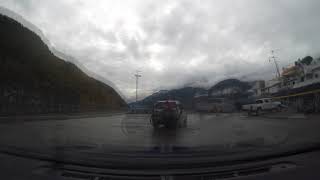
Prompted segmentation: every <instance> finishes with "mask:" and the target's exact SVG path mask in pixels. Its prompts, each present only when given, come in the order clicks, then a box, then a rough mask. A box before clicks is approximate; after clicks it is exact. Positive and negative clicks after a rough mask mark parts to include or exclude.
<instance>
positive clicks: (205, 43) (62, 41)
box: [0, 0, 320, 100]
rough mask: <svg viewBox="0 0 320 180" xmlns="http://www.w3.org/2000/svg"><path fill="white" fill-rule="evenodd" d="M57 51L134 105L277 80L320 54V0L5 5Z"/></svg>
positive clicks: (32, 1) (0, 2) (28, 1)
mask: <svg viewBox="0 0 320 180" xmlns="http://www.w3.org/2000/svg"><path fill="white" fill-rule="evenodd" d="M0 6H2V7H5V8H8V9H10V10H12V11H14V12H16V13H18V14H20V15H22V16H23V17H24V18H25V19H26V20H28V21H30V22H31V23H33V24H34V25H35V26H37V27H38V28H39V29H40V30H41V31H42V32H43V34H44V36H45V37H46V38H47V39H48V40H49V41H50V43H51V44H52V45H53V47H54V48H55V49H57V50H59V51H61V52H63V53H65V54H68V55H70V56H73V57H75V58H76V59H77V61H79V63H81V64H82V65H83V66H84V67H86V68H87V69H89V70H90V71H92V72H94V73H97V74H98V75H100V76H102V77H104V78H106V79H108V80H110V81H112V82H113V83H114V84H115V85H116V86H117V87H118V89H120V91H121V92H122V93H123V94H124V95H125V96H126V97H127V98H128V99H129V100H130V99H132V98H133V97H134V94H135V78H134V76H133V75H134V73H135V71H136V70H140V71H141V75H142V78H141V79H140V86H141V87H142V89H141V90H140V93H141V97H143V96H146V95H148V94H150V93H152V92H154V91H156V90H159V89H171V88H177V87H182V86H186V85H192V86H204V87H208V86H211V85H213V84H214V83H215V82H217V81H219V80H222V79H225V78H230V77H236V78H242V79H260V78H271V77H273V76H274V73H275V69H274V65H273V64H272V63H270V62H269V61H268V56H269V55H270V50H271V49H277V51H276V55H277V57H278V58H279V64H280V66H285V65H288V64H290V63H293V62H294V60H296V59H298V58H299V57H304V56H306V55H312V56H316V57H317V56H318V55H319V54H320V53H319V52H320V49H319V48H320V45H319V42H320V31H319V27H320V20H319V17H320V10H319V8H320V1H319V0H303V1H302V0H255V1H254V0H241V1H240V0H221V1H218V0H210V1H209V0H208V1H206V0H198V1H197V0H184V1H182V0H181V1H178V0H161V1H159V0H116V1H115V0H55V1H52V0H23V1H21V0H10V1H7V0H0Z"/></svg>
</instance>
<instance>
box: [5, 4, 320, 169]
mask: <svg viewBox="0 0 320 180" xmlns="http://www.w3.org/2000/svg"><path fill="white" fill-rule="evenodd" d="M319 7H320V1H316V0H309V1H300V0H292V1H287V0H280V1H279V0H277V1H275V0H271V1H269V0H259V1H249V0H243V1H233V0H232V1H231V0H224V1H222V0H221V1H219V0H214V1H207V0H203V1H202V0H201V1H191V0H185V1H180V0H173V1H171V0H170V1H149V0H118V1H109V0H95V1H84V0H79V1H75V0H63V1H62V0H58V1H50V0H41V1H33V0H25V1H6V0H0V39H1V41H0V152H7V153H14V154H23V155H24V156H28V157H29V156H31V155H32V157H34V158H37V157H39V158H40V157H42V158H44V157H45V159H46V160H50V161H54V160H59V161H63V162H70V161H72V162H82V163H83V164H84V165H90V166H92V165H98V164H103V163H106V162H107V161H106V160H103V158H106V157H110V158H112V157H119V159H116V160H120V159H126V160H128V162H129V161H130V159H131V158H132V157H141V158H142V157H143V158H146V159H148V160H150V162H151V161H152V160H153V159H152V157H163V156H165V157H167V158H168V159H174V158H178V157H181V156H183V157H188V158H191V157H192V158H197V157H203V156H205V157H208V158H213V159H214V158H220V159H224V158H226V159H233V160H236V159H241V158H243V157H252V158H253V157H255V156H266V155H268V154H270V153H278V152H280V151H283V150H295V149H296V148H302V147H306V146H307V145H312V144H317V143H319V142H320V133H318V131H319V128H320V121H319V119H320V116H319V112H320V78H319V74H320V50H319V49H320V48H319V47H320V45H319V42H320V36H319V27H320V21H319V16H320V11H319ZM166 107H172V111H155V109H164V108H166ZM176 107H177V108H176ZM182 107H183V108H182ZM188 158H187V159H186V161H185V163H186V162H190V161H188ZM116 160H115V161H116ZM126 160H123V161H121V162H122V163H123V162H125V161H126ZM121 162H117V163H120V164H121ZM152 162H153V163H155V164H157V163H159V162H160V161H155V160H154V161H152ZM180 164H183V163H180Z"/></svg>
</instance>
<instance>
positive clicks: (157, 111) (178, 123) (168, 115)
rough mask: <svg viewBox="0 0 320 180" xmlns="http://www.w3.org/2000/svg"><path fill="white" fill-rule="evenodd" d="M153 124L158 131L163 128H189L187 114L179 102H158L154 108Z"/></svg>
mask: <svg viewBox="0 0 320 180" xmlns="http://www.w3.org/2000/svg"><path fill="white" fill-rule="evenodd" d="M150 121H151V124H152V126H153V127H154V128H155V129H157V128H159V127H161V126H164V127H166V128H177V127H186V126H187V114H186V112H185V111H184V110H183V107H182V105H181V103H180V102H179V101H173V100H168V101H158V102H157V103H155V104H154V106H153V111H152V115H151V120H150Z"/></svg>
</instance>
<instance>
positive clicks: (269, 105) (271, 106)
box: [242, 98, 283, 115]
mask: <svg viewBox="0 0 320 180" xmlns="http://www.w3.org/2000/svg"><path fill="white" fill-rule="evenodd" d="M282 107H283V106H282V104H281V102H278V101H273V100H272V99H271V98H262V99H257V100H256V101H255V103H254V104H246V105H243V106H242V110H244V111H247V112H248V114H249V115H251V114H252V113H253V112H254V113H255V114H256V115H259V114H260V112H261V111H273V110H277V111H280V110H281V108H282Z"/></svg>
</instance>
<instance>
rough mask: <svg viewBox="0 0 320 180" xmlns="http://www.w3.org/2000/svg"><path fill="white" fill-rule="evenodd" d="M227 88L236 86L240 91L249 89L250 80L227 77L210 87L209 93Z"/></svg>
mask: <svg viewBox="0 0 320 180" xmlns="http://www.w3.org/2000/svg"><path fill="white" fill-rule="evenodd" d="M227 88H235V89H237V90H239V92H243V91H247V90H249V89H250V88H251V85H250V83H249V82H244V81H240V80H238V79H226V80H223V81H220V82H218V83H217V84H215V85H214V86H212V87H211V88H210V89H209V94H212V93H213V92H215V91H221V90H224V89H227Z"/></svg>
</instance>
